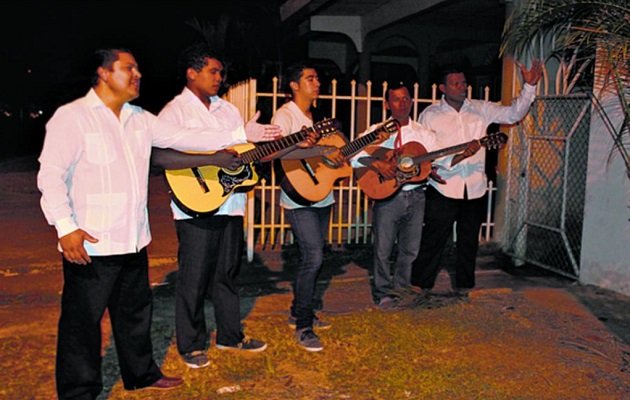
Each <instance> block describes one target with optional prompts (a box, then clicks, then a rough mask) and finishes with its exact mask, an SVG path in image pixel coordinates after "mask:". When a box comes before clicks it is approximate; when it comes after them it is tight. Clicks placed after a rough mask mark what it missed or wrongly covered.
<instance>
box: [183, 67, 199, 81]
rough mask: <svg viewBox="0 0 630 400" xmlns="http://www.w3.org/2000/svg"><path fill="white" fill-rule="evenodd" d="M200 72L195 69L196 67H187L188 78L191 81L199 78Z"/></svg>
mask: <svg viewBox="0 0 630 400" xmlns="http://www.w3.org/2000/svg"><path fill="white" fill-rule="evenodd" d="M198 74H199V73H198V72H197V71H195V69H194V68H191V67H188V68H186V79H187V80H189V81H194V80H195V79H197V75H198Z"/></svg>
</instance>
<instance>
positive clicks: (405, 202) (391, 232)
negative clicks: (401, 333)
mask: <svg viewBox="0 0 630 400" xmlns="http://www.w3.org/2000/svg"><path fill="white" fill-rule="evenodd" d="M411 106H412V101H411V97H410V95H409V89H408V88H407V87H405V85H404V84H403V83H402V82H400V83H397V84H394V85H392V86H391V87H389V89H388V90H387V92H386V94H385V107H386V108H387V109H388V110H390V112H391V116H392V117H393V118H394V119H396V120H397V121H398V122H400V125H401V128H400V131H399V132H398V133H395V134H393V135H392V136H390V137H389V139H387V140H385V141H384V142H381V143H380V144H379V145H378V147H377V146H372V148H371V149H369V148H368V149H367V150H364V151H362V152H360V153H358V154H357V155H355V156H354V157H352V159H351V165H352V166H353V167H354V168H370V169H373V170H374V171H375V172H377V173H378V174H379V175H380V176H382V178H383V179H384V180H393V179H395V178H396V174H397V173H398V172H397V164H396V157H392V158H391V159H380V158H377V157H375V156H373V153H374V152H375V151H376V150H378V149H379V148H389V149H393V152H394V153H396V151H397V150H399V149H401V148H402V146H403V145H405V144H407V143H409V142H417V143H421V144H422V145H424V147H425V148H426V150H428V151H431V150H434V149H435V148H436V139H435V135H434V133H433V132H432V131H429V130H428V129H425V128H423V127H422V126H421V125H420V124H418V123H417V122H415V121H413V120H412V119H411V118H410V117H409V113H410V111H411ZM371 130H372V129H371V128H370V129H368V132H369V131H371ZM424 186H425V185H423V184H420V183H407V184H404V185H402V187H401V188H400V190H398V191H397V192H396V193H395V194H394V195H393V196H390V197H388V198H386V199H382V200H377V201H375V202H374V208H373V216H372V227H373V233H374V286H373V297H374V299H375V301H376V303H377V304H378V306H379V308H381V309H383V310H390V309H393V308H395V307H396V305H397V303H398V302H399V300H400V294H401V293H402V291H404V290H405V289H407V288H408V287H409V286H410V279H411V265H412V262H413V261H414V260H415V258H416V256H417V255H418V251H419V249H420V237H421V236H422V220H423V218H424V203H425V198H424ZM396 242H397V243H398V244H397V254H396V261H395V265H391V262H390V256H391V254H392V250H393V248H394V243H396ZM392 267H393V268H392Z"/></svg>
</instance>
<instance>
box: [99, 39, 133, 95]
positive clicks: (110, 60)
mask: <svg viewBox="0 0 630 400" xmlns="http://www.w3.org/2000/svg"><path fill="white" fill-rule="evenodd" d="M120 53H129V54H133V53H132V52H131V50H129V49H127V48H124V47H111V48H106V49H97V50H95V51H94V54H93V55H92V63H91V65H92V67H93V69H92V87H94V86H96V85H97V84H98V69H99V67H102V68H111V67H112V65H113V64H114V63H115V62H116V61H118V56H119V55H120Z"/></svg>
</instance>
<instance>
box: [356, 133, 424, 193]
mask: <svg viewBox="0 0 630 400" xmlns="http://www.w3.org/2000/svg"><path fill="white" fill-rule="evenodd" d="M371 147H372V148H373V149H371V148H367V149H366V150H367V151H368V152H369V153H371V155H372V156H373V157H376V158H378V159H380V160H385V161H390V162H392V163H395V164H398V171H397V173H396V178H392V179H385V178H383V176H382V175H381V174H379V173H378V172H376V171H375V170H374V169H371V168H367V167H365V168H358V169H357V171H356V175H357V183H358V184H359V187H360V188H361V190H362V191H363V193H365V195H366V196H368V197H369V198H371V199H373V200H383V199H386V198H388V197H390V196H392V195H394V194H396V192H397V191H398V190H399V189H400V188H401V187H402V185H404V184H406V183H419V182H422V181H424V180H425V179H427V178H428V177H429V174H430V173H431V161H430V160H427V161H424V162H422V163H420V164H414V163H413V161H412V160H411V158H413V157H418V156H422V155H424V154H426V153H427V150H426V148H425V147H424V146H423V145H422V144H420V143H418V142H407V143H405V144H404V145H403V146H402V147H401V149H400V153H399V155H398V156H397V155H396V153H395V151H394V149H387V148H384V147H375V146H371Z"/></svg>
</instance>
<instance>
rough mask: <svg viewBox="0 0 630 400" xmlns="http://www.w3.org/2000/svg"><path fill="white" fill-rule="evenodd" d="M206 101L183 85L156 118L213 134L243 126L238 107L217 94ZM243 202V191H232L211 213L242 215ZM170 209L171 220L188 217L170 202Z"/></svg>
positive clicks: (244, 201) (244, 205)
mask: <svg viewBox="0 0 630 400" xmlns="http://www.w3.org/2000/svg"><path fill="white" fill-rule="evenodd" d="M210 101H211V105H210V108H209V109H208V108H207V107H206V106H205V105H204V104H203V103H202V102H201V100H199V98H198V97H197V96H196V95H195V94H194V93H193V92H191V91H190V89H188V88H187V87H185V88H184V90H183V91H182V93H180V94H179V95H177V96H175V98H174V99H173V100H171V101H170V102H169V103H168V104H167V105H165V106H164V108H163V109H162V111H160V113H159V114H158V118H159V119H161V120H162V121H165V122H169V123H173V124H177V125H181V126H184V127H186V128H207V129H212V130H213V131H216V132H218V133H217V134H220V132H226V131H227V132H231V131H233V130H236V129H238V128H239V127H242V126H243V117H242V116H241V112H240V111H239V110H238V108H236V107H235V106H234V105H232V104H231V103H229V102H227V101H225V100H223V99H221V98H220V97H218V96H213V97H211V98H210ZM217 150H218V149H217ZM246 203H247V195H246V194H245V193H232V194H230V197H229V198H228V199H227V200H226V201H225V203H223V204H222V205H221V207H219V209H218V210H217V212H216V214H214V215H233V216H235V215H241V216H242V215H245V207H246ZM171 210H172V211H173V217H174V218H175V219H190V218H192V217H191V216H190V215H188V214H186V213H185V212H183V211H182V210H181V209H180V208H179V207H177V205H176V204H175V203H174V202H173V201H171Z"/></svg>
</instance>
